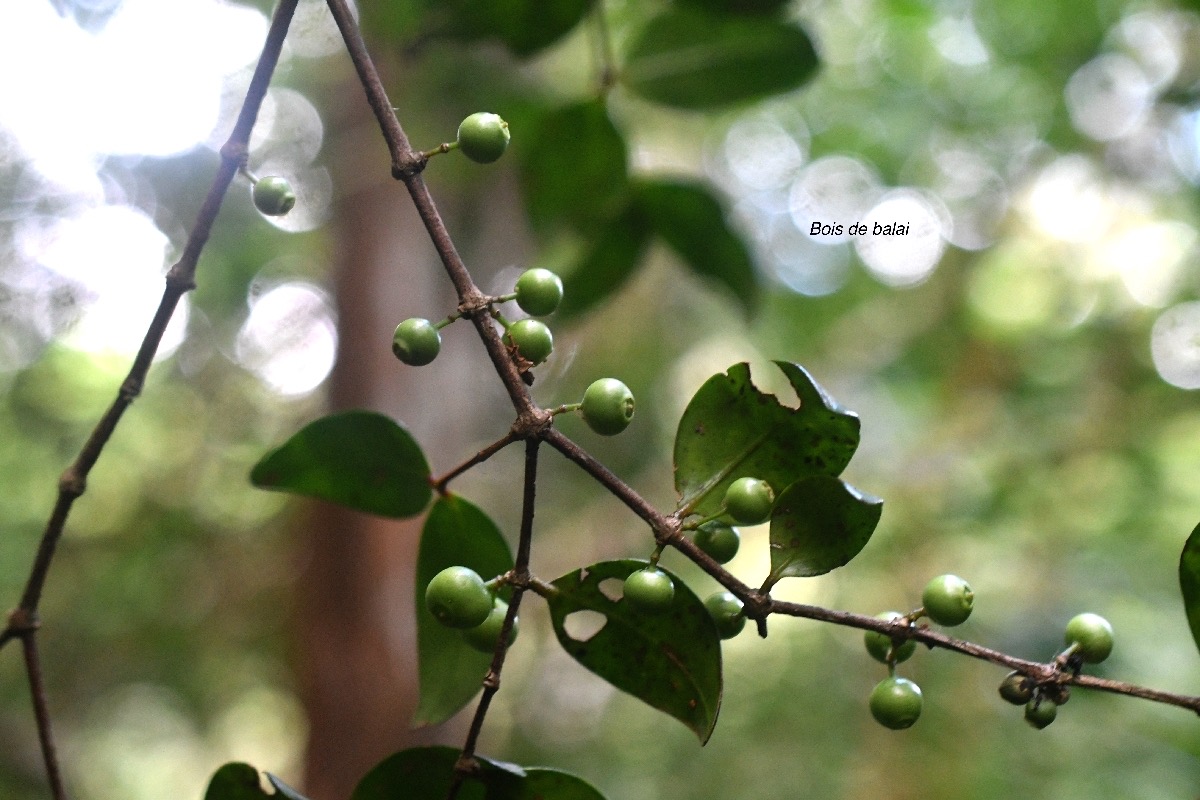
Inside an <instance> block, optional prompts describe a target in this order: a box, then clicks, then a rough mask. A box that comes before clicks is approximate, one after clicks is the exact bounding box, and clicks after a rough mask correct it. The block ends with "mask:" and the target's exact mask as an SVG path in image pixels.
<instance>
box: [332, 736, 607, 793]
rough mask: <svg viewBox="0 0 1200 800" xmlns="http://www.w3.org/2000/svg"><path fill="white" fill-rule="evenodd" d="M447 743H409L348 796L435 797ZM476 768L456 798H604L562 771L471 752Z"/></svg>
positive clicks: (448, 754)
mask: <svg viewBox="0 0 1200 800" xmlns="http://www.w3.org/2000/svg"><path fill="white" fill-rule="evenodd" d="M458 754H459V750H458V749H456V748H453V747H414V748H412V749H409V750H403V751H401V752H399V753H395V754H393V755H390V756H388V757H387V758H385V759H384V760H383V761H381V762H379V763H378V764H376V765H375V766H374V767H373V768H372V769H371V771H370V772H368V773H367V774H366V775H365V776H363V779H362V780H361V781H359V783H358V786H357V787H355V789H354V793H353V794H352V795H351V796H350V800H440V798H443V797H445V796H446V793H447V791H448V790H449V788H450V782H451V780H452V777H453V774H454V764H455V762H457V761H458ZM476 759H477V760H478V761H479V766H480V773H479V775H478V776H477V777H476V778H472V779H470V780H467V781H466V782H465V783H463V785H462V790H461V791H460V792H459V794H458V796H459V798H461V799H462V800H604V796H603V795H602V794H600V793H599V792H598V791H596V790H595V789H594V788H593V787H592V786H590V785H589V784H588V783H587V782H586V781H584V780H582V779H580V778H577V777H575V776H574V775H571V774H569V773H566V772H559V771H558V770H553V769H543V768H540V767H534V768H530V769H523V768H521V767H519V766H517V765H515V764H507V763H505V762H502V761H496V760H494V759H490V758H486V757H483V756H479V755H477V756H476Z"/></svg>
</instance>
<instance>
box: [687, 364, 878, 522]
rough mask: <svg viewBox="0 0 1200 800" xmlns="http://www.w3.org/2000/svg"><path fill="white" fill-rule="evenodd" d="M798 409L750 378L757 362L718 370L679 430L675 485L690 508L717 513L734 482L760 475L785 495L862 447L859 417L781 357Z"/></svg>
mask: <svg viewBox="0 0 1200 800" xmlns="http://www.w3.org/2000/svg"><path fill="white" fill-rule="evenodd" d="M774 363H775V366H777V367H778V368H779V369H780V370H782V371H783V374H784V375H785V376H786V377H787V379H788V382H789V383H790V384H791V386H792V388H793V389H794V390H795V392H796V396H797V397H798V398H799V400H800V407H799V408H789V407H787V406H784V405H783V404H781V403H780V402H779V400H778V398H776V397H775V396H774V395H771V394H767V393H764V392H762V391H760V390H759V389H758V388H757V387H755V386H754V384H752V383H751V382H750V365H749V364H746V363H744V362H743V363H741V364H735V365H733V366H732V367H730V368H729V371H728V372H726V373H725V374H723V375H714V376H713V377H712V378H710V379H709V380H708V381H707V382H706V383H705V384H704V385H703V386H701V387H700V390H699V391H698V392H696V394H695V395H694V396H693V397H692V399H691V401H690V402H689V403H688V407H687V409H686V410H685V411H684V412H683V417H682V418H681V419H680V420H679V429H678V431H677V432H676V434H675V488H676V490H677V491H678V492H679V495H680V498H681V500H680V508H681V509H683V510H684V511H685V513H687V514H702V515H705V516H708V515H710V514H715V513H718V512H719V511H720V510H721V504H722V501H723V500H724V497H725V490H726V489H727V488H728V487H729V484H731V483H733V482H734V481H735V480H737V479H738V478H743V477H753V478H761V479H762V480H765V481H766V482H767V483H769V484H771V488H772V489H774V490H775V492H776V494H777V495H778V494H779V493H780V492H782V491H783V490H784V489H786V488H787V487H789V486H791V485H792V484H793V483H795V482H796V481H798V480H800V479H801V478H805V477H808V476H809V475H833V476H835V475H839V474H841V472H842V470H844V469H845V468H846V465H847V464H849V463H850V458H851V456H853V455H854V451H855V449H856V448H857V447H858V433H859V422H858V416H857V415H856V414H854V413H853V412H850V411H847V410H846V409H844V408H842V407H841V406H840V405H839V404H838V403H837V402H836V401H835V400H834V399H833V398H832V397H830V396H829V395H828V394H827V393H826V392H825V390H824V389H823V388H821V386H820V385H819V384H818V383H817V382H816V381H815V380H813V378H812V376H811V375H809V374H808V372H807V371H806V370H805V369H804V368H803V367H801V366H800V365H798V364H792V363H790V362H787V361H776V362H774Z"/></svg>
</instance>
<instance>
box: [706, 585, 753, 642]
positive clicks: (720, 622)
mask: <svg viewBox="0 0 1200 800" xmlns="http://www.w3.org/2000/svg"><path fill="white" fill-rule="evenodd" d="M704 607H705V608H707V609H708V613H709V615H711V616H712V618H713V622H715V623H717V633H718V634H720V636H721V638H722V639H732V638H733V637H735V636H737V635H738V634H739V633H741V632H742V628H744V627H746V615H745V614H743V613H742V601H741V600H738V599H737V598H736V597H734V595H733V594H732V593H731V592H717V593H716V594H714V595H710V596H709V597H708V598H706V599H705V601H704Z"/></svg>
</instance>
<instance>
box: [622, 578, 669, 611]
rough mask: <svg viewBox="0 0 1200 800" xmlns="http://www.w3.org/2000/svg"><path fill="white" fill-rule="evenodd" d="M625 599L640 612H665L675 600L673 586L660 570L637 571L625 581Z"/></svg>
mask: <svg viewBox="0 0 1200 800" xmlns="http://www.w3.org/2000/svg"><path fill="white" fill-rule="evenodd" d="M625 599H626V600H628V601H629V603H630V605H632V606H634V607H635V608H638V609H639V610H641V611H649V612H652V613H654V612H659V611H665V610H666V609H668V608H670V607H671V603H672V601H674V599H675V584H674V583H672V582H671V576H670V575H668V574H667V573H665V572H663V571H662V570H661V569H657V568H656V567H646V568H645V569H639V570H638V571H637V572H634V573H633V574H631V575H630V576H629V577H628V578H626V579H625Z"/></svg>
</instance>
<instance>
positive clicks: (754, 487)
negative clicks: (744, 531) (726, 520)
mask: <svg viewBox="0 0 1200 800" xmlns="http://www.w3.org/2000/svg"><path fill="white" fill-rule="evenodd" d="M774 504H775V492H774V491H772V490H771V484H769V483H767V482H766V481H764V480H759V479H758V478H738V479H737V480H736V481H734V482H733V483H731V484H729V488H728V489H726V490H725V511H726V513H728V514H729V516H731V517H733V519H734V521H735V522H740V523H741V524H743V525H757V524H759V523H760V522H766V521H767V520H768V519H769V518H770V516H771V506H772V505H774Z"/></svg>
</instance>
